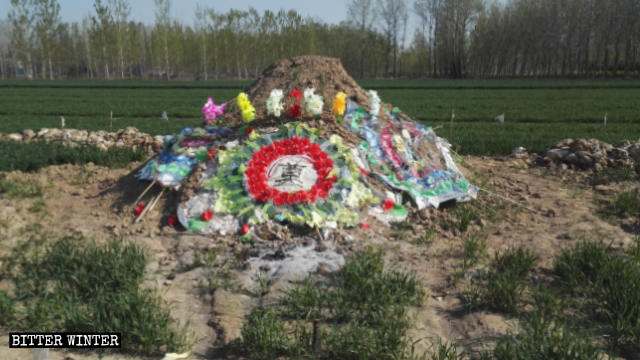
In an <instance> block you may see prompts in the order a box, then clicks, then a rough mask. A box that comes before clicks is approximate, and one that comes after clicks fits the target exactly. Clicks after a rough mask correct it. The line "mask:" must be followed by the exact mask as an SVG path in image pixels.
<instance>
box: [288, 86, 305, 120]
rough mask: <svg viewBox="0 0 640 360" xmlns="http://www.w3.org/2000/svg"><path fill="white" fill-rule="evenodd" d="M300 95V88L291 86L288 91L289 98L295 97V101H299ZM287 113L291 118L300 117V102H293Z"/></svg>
mask: <svg viewBox="0 0 640 360" xmlns="http://www.w3.org/2000/svg"><path fill="white" fill-rule="evenodd" d="M301 95H302V93H301V92H300V90H298V88H293V89H292V90H291V91H290V92H289V97H290V98H291V99H295V100H297V101H300V96H301ZM288 115H289V116H291V117H292V118H300V117H302V108H301V107H300V104H299V103H297V102H295V103H294V104H293V105H291V107H289V112H288Z"/></svg>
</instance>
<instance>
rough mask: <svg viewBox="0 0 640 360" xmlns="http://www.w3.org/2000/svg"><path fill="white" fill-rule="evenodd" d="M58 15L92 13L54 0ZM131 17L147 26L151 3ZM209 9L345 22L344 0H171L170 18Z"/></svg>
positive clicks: (86, 2)
mask: <svg viewBox="0 0 640 360" xmlns="http://www.w3.org/2000/svg"><path fill="white" fill-rule="evenodd" d="M58 1H59V3H60V15H61V17H62V20H63V21H65V22H81V21H82V18H83V17H85V16H86V15H89V14H93V1H92V0H58ZM129 4H131V18H133V19H135V20H137V21H142V22H143V23H147V24H151V23H153V22H154V19H155V6H154V4H153V0H130V1H129ZM197 4H200V5H202V6H206V7H210V8H213V9H215V10H216V11H218V12H226V11H227V10H229V9H239V10H246V9H248V8H249V6H253V7H254V8H256V9H257V10H258V11H259V12H263V11H264V10H266V9H271V10H274V11H277V10H279V9H282V8H284V9H286V10H289V9H295V10H297V11H298V12H299V13H301V14H302V15H303V16H311V17H313V18H318V19H320V20H322V21H324V22H327V23H332V24H337V23H339V22H340V21H342V20H345V19H346V5H345V0H320V1H318V0H277V1H265V0H261V1H256V0H253V1H251V0H173V1H172V4H171V13H172V16H173V17H174V18H175V19H177V20H179V21H180V22H182V23H183V24H185V25H191V24H193V21H194V19H195V17H194V13H195V10H196V5H197ZM10 9H11V2H10V0H0V17H3V18H5V17H6V14H8V12H9V10H10Z"/></svg>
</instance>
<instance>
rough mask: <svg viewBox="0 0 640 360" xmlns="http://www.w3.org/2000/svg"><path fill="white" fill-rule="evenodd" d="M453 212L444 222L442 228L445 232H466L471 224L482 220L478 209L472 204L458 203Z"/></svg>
mask: <svg viewBox="0 0 640 360" xmlns="http://www.w3.org/2000/svg"><path fill="white" fill-rule="evenodd" d="M451 212H452V215H451V216H450V217H448V218H447V219H445V220H443V222H442V227H443V228H444V229H445V230H453V229H457V230H458V231H460V232H465V231H467V229H468V228H469V225H471V223H473V222H474V221H476V220H478V219H480V214H479V213H478V208H477V207H476V206H475V205H474V204H471V203H458V204H456V205H455V207H454V208H453V209H452V210H451Z"/></svg>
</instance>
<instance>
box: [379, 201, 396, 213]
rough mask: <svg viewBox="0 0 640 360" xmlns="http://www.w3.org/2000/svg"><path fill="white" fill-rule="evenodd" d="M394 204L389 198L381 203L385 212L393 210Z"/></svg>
mask: <svg viewBox="0 0 640 360" xmlns="http://www.w3.org/2000/svg"><path fill="white" fill-rule="evenodd" d="M394 206H396V204H395V203H394V202H393V200H391V199H389V198H387V199H386V200H385V201H384V203H382V208H383V209H384V211H387V212H388V211H391V210H393V208H394Z"/></svg>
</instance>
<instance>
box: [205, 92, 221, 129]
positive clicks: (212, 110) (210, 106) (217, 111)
mask: <svg viewBox="0 0 640 360" xmlns="http://www.w3.org/2000/svg"><path fill="white" fill-rule="evenodd" d="M226 106H227V104H222V105H216V104H215V103H214V102H213V98H212V97H211V96H209V99H207V102H206V103H205V104H204V107H203V108H202V114H203V115H204V122H205V123H206V124H208V125H211V124H213V123H214V122H215V121H216V117H218V116H220V115H222V114H224V108H225V107H226Z"/></svg>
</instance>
